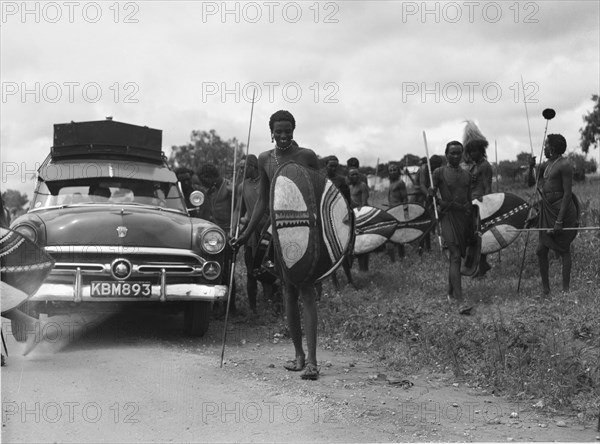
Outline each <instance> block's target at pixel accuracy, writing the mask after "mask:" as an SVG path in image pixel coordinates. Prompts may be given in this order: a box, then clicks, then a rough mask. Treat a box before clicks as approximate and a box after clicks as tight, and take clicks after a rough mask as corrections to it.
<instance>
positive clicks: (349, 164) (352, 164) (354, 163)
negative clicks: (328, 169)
mask: <svg viewBox="0 0 600 444" xmlns="http://www.w3.org/2000/svg"><path fill="white" fill-rule="evenodd" d="M359 167H360V162H359V161H358V159H357V158H356V157H351V158H350V159H348V160H347V161H346V172H347V173H349V172H350V170H351V169H352V168H355V169H356V170H358V168H359ZM358 177H359V180H360V182H363V183H364V184H365V185H366V186H367V187H368V186H369V181H368V180H367V176H365V175H364V174H363V173H361V172H359V173H358ZM346 183H347V184H348V185H349V184H350V179H349V178H348V177H347V178H346Z"/></svg>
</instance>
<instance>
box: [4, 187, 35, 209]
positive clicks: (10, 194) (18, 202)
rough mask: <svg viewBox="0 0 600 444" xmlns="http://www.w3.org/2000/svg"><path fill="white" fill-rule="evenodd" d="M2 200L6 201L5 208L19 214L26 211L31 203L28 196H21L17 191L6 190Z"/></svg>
mask: <svg viewBox="0 0 600 444" xmlns="http://www.w3.org/2000/svg"><path fill="white" fill-rule="evenodd" d="M2 200H3V201H4V206H5V207H6V208H8V209H10V210H14V211H16V213H18V214H21V213H22V212H23V211H25V208H24V207H25V205H27V204H28V203H29V198H28V197H27V194H24V193H23V194H21V193H20V192H18V191H17V190H6V191H5V192H4V193H2Z"/></svg>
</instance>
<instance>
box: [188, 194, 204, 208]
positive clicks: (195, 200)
mask: <svg viewBox="0 0 600 444" xmlns="http://www.w3.org/2000/svg"><path fill="white" fill-rule="evenodd" d="M190 202H191V203H192V205H193V206H195V207H199V206H200V205H202V204H203V203H204V193H203V192H202V191H192V194H190Z"/></svg>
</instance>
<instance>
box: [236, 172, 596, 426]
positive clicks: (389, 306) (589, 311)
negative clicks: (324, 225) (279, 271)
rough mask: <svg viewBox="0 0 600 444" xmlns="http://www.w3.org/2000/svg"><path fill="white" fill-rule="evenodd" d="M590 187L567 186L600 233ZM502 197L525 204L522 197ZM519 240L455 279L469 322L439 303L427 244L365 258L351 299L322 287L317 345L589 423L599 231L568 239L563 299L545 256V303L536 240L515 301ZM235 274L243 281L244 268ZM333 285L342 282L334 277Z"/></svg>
mask: <svg viewBox="0 0 600 444" xmlns="http://www.w3.org/2000/svg"><path fill="white" fill-rule="evenodd" d="M599 188H600V183H599V182H594V183H586V184H577V185H576V186H575V188H574V192H575V193H576V194H577V195H578V197H579V198H580V201H581V203H582V207H583V208H582V210H583V225H587V226H591V225H595V226H599V225H600V193H599ZM503 191H509V190H508V188H507V187H505V189H504V190H503ZM510 192H513V193H515V194H519V195H521V196H522V197H525V198H527V197H528V196H527V193H531V190H530V189H522V190H521V189H519V188H513V189H510ZM384 201H385V197H384V196H382V195H379V194H375V195H373V196H372V199H371V202H373V204H374V205H375V206H377V205H378V204H380V203H381V202H384ZM525 241H526V236H525V235H521V236H520V237H519V238H518V239H517V240H516V241H515V242H514V243H513V244H511V245H510V246H509V247H507V248H505V249H504V250H502V251H501V252H500V253H499V254H498V253H496V254H493V255H490V256H489V258H488V261H489V262H490V264H491V265H492V267H493V268H492V270H491V271H490V272H489V273H488V274H487V275H486V277H485V278H483V279H471V278H465V277H463V289H464V294H465V296H466V297H468V298H470V300H471V301H473V302H476V306H475V309H474V311H473V312H472V314H471V315H470V316H464V315H459V314H458V313H456V309H455V308H454V309H453V308H450V306H449V304H448V302H447V301H446V285H447V284H446V283H447V273H448V264H447V261H446V259H445V258H444V257H443V256H442V255H441V253H440V251H439V247H438V246H437V240H436V239H435V238H432V247H433V251H432V252H430V253H426V254H423V256H418V255H417V253H416V249H415V246H414V245H408V246H407V249H406V251H407V256H406V257H405V258H404V259H403V260H401V261H397V262H395V263H391V261H390V259H389V257H388V256H387V255H386V254H385V252H382V253H374V254H371V256H370V271H369V272H366V273H359V272H358V271H357V265H356V264H355V265H354V268H353V276H354V278H355V280H356V283H357V284H358V286H359V288H360V289H359V290H358V291H356V290H354V289H351V287H350V286H346V287H344V288H343V289H342V291H339V292H338V291H335V290H334V289H333V287H332V285H331V282H329V281H327V282H325V283H324V295H323V298H322V300H321V302H320V305H319V336H320V344H327V346H335V344H344V346H350V347H353V348H356V349H358V350H362V351H368V352H370V353H373V354H374V355H375V356H378V357H379V359H380V360H381V361H382V362H383V363H385V364H386V365H389V366H390V367H391V368H393V369H396V370H398V371H401V372H404V373H407V374H409V373H411V372H416V371H422V370H427V369H430V370H432V371H451V372H453V373H454V375H455V376H456V377H460V378H464V379H466V380H469V381H470V382H472V383H474V384H479V385H480V386H485V387H487V388H488V389H489V390H490V391H491V390H493V391H494V393H497V394H504V395H507V396H510V397H514V398H515V399H519V400H527V401H529V400H534V401H533V402H532V403H534V402H539V401H542V404H543V405H544V406H545V407H544V408H546V409H550V411H551V410H552V409H557V410H561V411H568V412H571V413H573V414H576V413H581V414H583V418H585V419H587V420H590V419H591V418H593V417H595V416H597V415H598V410H599V408H600V268H599V263H600V261H599V251H600V233H599V232H598V231H587V232H581V233H579V235H578V237H577V238H576V239H575V241H574V243H573V272H572V281H571V292H570V293H568V294H563V293H562V292H561V291H560V289H561V282H560V273H561V263H560V259H556V258H554V255H551V257H552V258H553V259H552V260H551V264H550V274H551V288H552V293H551V295H550V298H549V299H547V300H540V299H539V296H540V295H541V282H540V277H539V272H538V265H537V257H536V255H535V249H536V247H537V235H531V236H530V238H529V241H528V244H527V250H526V255H525V266H524V270H523V277H522V282H521V288H520V292H519V293H517V283H518V278H519V269H520V265H521V261H522V257H523V251H524V247H525ZM238 270H239V273H240V276H239V278H240V281H241V282H243V279H244V277H243V275H244V274H245V270H243V265H242V266H241V267H238ZM338 277H339V278H340V280H341V282H342V284H344V283H345V277H344V276H343V273H341V271H338ZM240 281H238V282H240ZM243 292H244V290H242V293H243ZM259 298H260V296H259ZM239 299H241V300H245V299H246V298H245V297H243V296H242V297H240V298H239ZM242 303H243V302H242ZM580 417H581V415H580Z"/></svg>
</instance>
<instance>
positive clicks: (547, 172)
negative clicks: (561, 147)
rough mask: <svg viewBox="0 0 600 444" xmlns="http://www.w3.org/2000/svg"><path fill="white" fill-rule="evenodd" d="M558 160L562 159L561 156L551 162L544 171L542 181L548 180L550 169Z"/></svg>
mask: <svg viewBox="0 0 600 444" xmlns="http://www.w3.org/2000/svg"><path fill="white" fill-rule="evenodd" d="M560 159H562V154H561V155H559V156H558V157H557V158H556V159H554V162H552V163H551V164H550V166H549V167H548V168H546V169H545V170H544V179H547V178H548V176H549V175H550V171H552V168H553V167H554V165H555V164H556V162H558V161H559V160H560Z"/></svg>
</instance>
